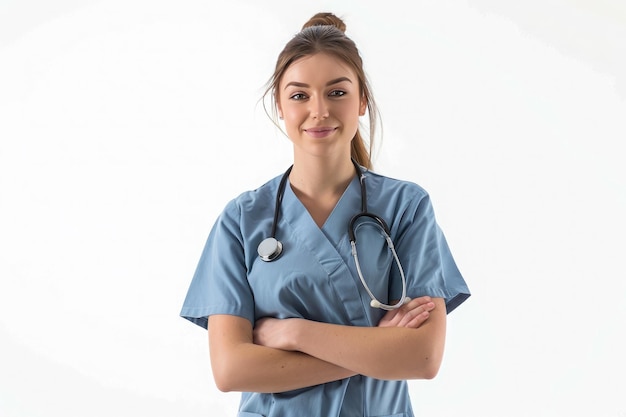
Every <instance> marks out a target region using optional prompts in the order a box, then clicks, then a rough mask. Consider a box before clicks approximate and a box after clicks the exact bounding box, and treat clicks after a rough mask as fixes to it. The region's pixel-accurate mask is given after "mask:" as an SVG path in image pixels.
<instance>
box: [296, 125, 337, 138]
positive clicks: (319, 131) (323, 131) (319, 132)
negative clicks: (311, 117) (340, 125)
mask: <svg viewBox="0 0 626 417" xmlns="http://www.w3.org/2000/svg"><path fill="white" fill-rule="evenodd" d="M335 130H337V128H336V127H328V126H320V127H311V128H309V129H304V131H305V132H306V133H307V134H308V135H309V136H312V137H314V138H325V137H326V136H329V135H331V134H332V133H333V132H334V131H335Z"/></svg>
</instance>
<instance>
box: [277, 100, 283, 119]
mask: <svg viewBox="0 0 626 417" xmlns="http://www.w3.org/2000/svg"><path fill="white" fill-rule="evenodd" d="M276 110H278V118H279V119H280V120H283V109H282V107H281V106H280V102H276Z"/></svg>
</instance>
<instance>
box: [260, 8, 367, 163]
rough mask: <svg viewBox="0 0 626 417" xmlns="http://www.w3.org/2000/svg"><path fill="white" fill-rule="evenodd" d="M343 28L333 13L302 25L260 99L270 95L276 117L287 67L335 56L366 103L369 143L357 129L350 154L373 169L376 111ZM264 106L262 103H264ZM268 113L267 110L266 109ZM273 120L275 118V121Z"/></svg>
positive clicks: (312, 19)
mask: <svg viewBox="0 0 626 417" xmlns="http://www.w3.org/2000/svg"><path fill="white" fill-rule="evenodd" d="M345 30H346V25H345V23H344V22H343V20H341V19H340V18H338V17H337V16H335V15H334V14H332V13H317V14H316V15H314V16H313V17H312V18H310V19H309V20H308V22H306V23H305V24H304V26H302V30H301V31H300V32H299V33H297V34H296V35H295V36H294V37H293V38H292V39H291V40H290V41H289V42H288V43H287V45H285V48H284V49H283V50H282V52H281V53H280V54H279V55H278V60H277V61H276V68H275V69H274V74H273V75H272V77H271V78H270V80H269V81H268V82H267V88H266V90H265V93H264V95H263V97H265V96H267V94H268V93H270V92H271V93H272V98H273V109H272V110H273V114H274V115H275V114H276V110H277V109H276V98H277V97H278V85H279V83H280V81H281V79H282V77H283V75H284V73H285V71H286V70H287V68H288V67H289V66H290V65H291V64H292V63H294V62H295V61H296V60H298V59H300V58H302V57H305V56H309V55H314V54H317V53H325V54H329V55H332V56H335V57H337V58H339V59H341V60H342V61H344V62H345V63H346V64H348V66H349V67H350V68H352V69H353V70H354V72H355V73H356V75H357V78H358V80H359V90H360V93H361V96H362V97H364V98H365V100H366V102H367V110H368V114H369V131H370V135H369V142H368V145H369V146H367V145H366V142H365V140H364V139H363V136H362V135H361V132H360V129H359V130H357V132H356V134H355V135H354V138H353V139H352V145H351V155H352V158H354V159H355V160H356V162H357V163H359V164H361V165H363V166H364V167H366V168H368V169H370V168H372V159H371V152H372V149H373V142H374V134H375V131H376V124H377V120H378V119H379V117H378V109H377V107H376V103H375V102H374V97H373V96H372V92H371V91H372V90H371V87H370V85H369V82H368V80H367V76H366V75H365V71H364V70H363V60H362V59H361V56H360V54H359V50H358V48H357V47H356V45H355V43H354V42H353V41H352V40H351V39H350V38H348V37H347V36H346V35H345V33H344V32H345ZM264 106H265V103H264ZM266 111H267V109H266ZM274 120H275V118H274Z"/></svg>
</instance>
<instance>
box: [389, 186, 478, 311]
mask: <svg viewBox="0 0 626 417" xmlns="http://www.w3.org/2000/svg"><path fill="white" fill-rule="evenodd" d="M422 191H423V190H422ZM397 233H398V237H397V238H396V242H395V247H396V250H397V252H398V257H399V258H400V261H401V263H402V266H403V269H404V274H405V277H406V280H407V294H409V295H413V296H423V295H428V296H431V297H437V298H444V299H445V302H446V310H447V312H448V313H450V312H452V310H454V309H455V308H456V307H458V306H459V305H460V304H461V303H463V302H464V301H465V300H466V299H467V298H468V297H469V296H470V291H469V289H468V287H467V284H466V283H465V280H464V278H463V276H462V275H461V273H460V271H459V269H458V268H457V265H456V263H455V261H454V259H453V257H452V253H451V252H450V248H449V247H448V243H447V242H446V238H445V236H444V234H443V232H442V231H441V229H440V227H439V225H438V224H437V222H436V220H435V213H434V211H433V207H432V204H431V200H430V197H429V196H428V194H426V193H425V192H423V195H422V194H421V193H420V195H418V196H417V197H416V198H415V199H414V200H412V202H411V204H410V205H409V206H408V207H407V210H406V212H405V213H404V214H403V216H402V219H401V221H400V225H399V230H398V231H397ZM393 274H394V275H393V279H392V281H391V282H392V288H391V294H393V295H394V296H397V295H399V294H401V292H402V288H401V285H402V284H401V279H400V276H399V272H398V271H397V270H394V271H393Z"/></svg>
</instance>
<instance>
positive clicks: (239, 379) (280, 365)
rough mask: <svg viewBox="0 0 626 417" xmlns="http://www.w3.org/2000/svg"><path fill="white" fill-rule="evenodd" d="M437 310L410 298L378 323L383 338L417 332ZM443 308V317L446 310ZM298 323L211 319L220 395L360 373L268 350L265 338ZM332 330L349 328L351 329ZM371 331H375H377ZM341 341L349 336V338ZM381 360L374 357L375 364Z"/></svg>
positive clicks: (300, 354) (293, 353)
mask: <svg viewBox="0 0 626 417" xmlns="http://www.w3.org/2000/svg"><path fill="white" fill-rule="evenodd" d="M435 305H436V304H435V303H432V302H431V300H430V298H429V297H420V298H417V299H414V300H412V301H411V302H410V303H409V304H407V305H405V306H403V307H402V308H401V309H398V310H395V311H391V312H388V313H387V314H386V315H385V316H384V317H383V319H382V320H381V322H380V324H379V327H380V329H378V330H383V333H387V332H386V331H385V330H391V329H392V328H398V326H406V327H405V328H404V330H408V331H412V330H415V329H417V328H418V327H420V326H422V325H423V324H424V322H426V321H427V319H429V316H430V315H432V310H433V309H434V308H435ZM441 309H442V311H443V314H444V317H445V307H442V308H441ZM296 320H298V321H300V320H299V319H287V320H277V319H266V320H263V321H261V322H259V323H260V324H261V326H260V329H258V330H257V329H255V330H254V332H253V329H252V326H251V324H250V322H249V321H248V320H246V319H244V318H241V317H237V316H230V315H215V316H211V317H210V318H209V345H210V353H211V365H212V369H213V374H214V378H215V381H216V384H217V387H218V388H219V389H220V390H222V391H250V392H283V391H288V390H293V389H297V388H303V387H307V386H312V385H317V384H321V383H325V382H330V381H336V380H339V379H343V378H347V377H350V376H353V375H355V374H357V373H360V372H358V371H356V370H350V369H349V368H345V367H343V366H340V365H338V364H333V363H331V362H330V361H327V360H324V359H319V358H317V357H315V356H313V355H311V354H307V353H303V352H298V351H295V350H294V349H290V350H286V349H283V348H281V347H277V346H271V344H272V343H268V345H264V343H263V342H262V341H263V340H266V339H267V340H266V341H267V342H270V339H279V338H281V336H280V333H282V332H284V331H291V330H289V329H288V328H287V327H282V325H287V326H290V325H291V324H294V323H295V321H296ZM428 321H430V320H428ZM272 322H273V323H272ZM301 322H303V323H313V322H309V321H307V320H301ZM272 324H276V326H272ZM318 324H322V323H318ZM329 326H331V325H329ZM257 327H259V326H257ZM335 327H336V328H339V329H344V328H346V329H347V328H352V327H351V326H335ZM422 327H423V326H422ZM383 328H385V329H383ZM355 329H361V328H355ZM369 329H373V330H376V329H377V328H369ZM271 334H274V336H271ZM253 337H254V338H253ZM345 337H352V336H350V334H347V335H346V336H345ZM382 337H387V336H384V335H383V336H382ZM256 338H260V340H256ZM317 343H318V344H319V345H320V346H321V345H326V347H327V348H331V346H332V343H334V342H330V341H325V340H322V339H318V341H317ZM344 351H345V349H344V348H342V349H341V351H338V352H337V353H338V354H339V355H340V356H341V352H344ZM414 354H415V353H414ZM389 355H392V356H393V355H394V353H392V352H391V350H389V351H386V352H385V356H389ZM380 359H381V358H377V360H379V361H380ZM405 365H406V364H405Z"/></svg>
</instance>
